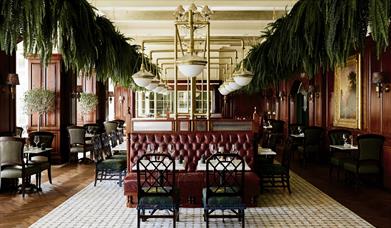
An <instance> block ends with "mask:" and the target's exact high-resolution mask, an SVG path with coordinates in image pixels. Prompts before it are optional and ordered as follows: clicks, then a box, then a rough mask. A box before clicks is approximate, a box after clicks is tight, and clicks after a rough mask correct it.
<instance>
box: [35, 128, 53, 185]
mask: <svg viewBox="0 0 391 228" xmlns="http://www.w3.org/2000/svg"><path fill="white" fill-rule="evenodd" d="M35 137H39V144H38V145H35V143H34V138H35ZM53 139H54V134H53V133H51V132H47V131H34V132H30V133H29V141H30V142H31V145H33V146H38V147H42V146H44V147H46V148H50V147H52V143H53ZM29 162H31V163H33V164H37V165H39V167H40V169H41V172H42V171H44V170H47V171H48V179H49V183H50V184H52V168H51V152H48V153H46V154H43V155H33V154H31V155H30V161H29ZM41 172H40V173H39V175H38V179H39V180H38V183H39V185H38V188H40V187H41Z"/></svg>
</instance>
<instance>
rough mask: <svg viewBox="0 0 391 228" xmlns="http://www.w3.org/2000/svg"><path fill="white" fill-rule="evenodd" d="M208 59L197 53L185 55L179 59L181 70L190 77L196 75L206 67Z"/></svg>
mask: <svg viewBox="0 0 391 228" xmlns="http://www.w3.org/2000/svg"><path fill="white" fill-rule="evenodd" d="M206 63H207V61H206V60H205V59H204V58H201V57H199V56H196V55H191V54H188V55H185V56H184V57H182V58H181V59H179V60H178V61H177V64H178V69H179V71H180V72H181V73H182V74H184V75H185V76H187V77H189V78H193V77H196V76H197V75H199V74H200V73H201V72H202V71H203V70H204V69H205V65H206Z"/></svg>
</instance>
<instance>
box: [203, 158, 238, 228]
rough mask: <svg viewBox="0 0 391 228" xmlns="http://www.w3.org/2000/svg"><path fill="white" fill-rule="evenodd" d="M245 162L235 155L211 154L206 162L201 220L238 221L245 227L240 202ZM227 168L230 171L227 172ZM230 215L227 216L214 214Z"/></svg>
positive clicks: (207, 222) (207, 224)
mask: <svg viewBox="0 0 391 228" xmlns="http://www.w3.org/2000/svg"><path fill="white" fill-rule="evenodd" d="M244 162H245V161H244V160H243V157H241V156H240V155H238V154H228V153H226V154H213V155H211V156H210V157H209V158H208V159H207V161H206V173H205V179H206V187H205V188H204V189H203V190H202V204H203V207H204V220H205V221H206V227H209V218H237V219H238V220H239V221H241V222H242V227H244V226H245V221H244V218H245V217H244V210H245V209H246V205H245V204H244V202H243V189H244V167H245V163H244ZM229 167H230V168H229ZM217 211H222V212H224V211H230V212H232V213H230V214H224V213H222V214H217V213H216V212H217Z"/></svg>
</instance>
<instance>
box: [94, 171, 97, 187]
mask: <svg viewBox="0 0 391 228" xmlns="http://www.w3.org/2000/svg"><path fill="white" fill-rule="evenodd" d="M97 180H98V169H95V183H94V187H95V186H96V181H97Z"/></svg>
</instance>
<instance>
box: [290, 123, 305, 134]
mask: <svg viewBox="0 0 391 228" xmlns="http://www.w3.org/2000/svg"><path fill="white" fill-rule="evenodd" d="M305 128H306V126H305V125H304V124H297V123H296V124H289V126H288V133H289V134H295V135H297V134H300V133H302V132H304V130H305Z"/></svg>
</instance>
